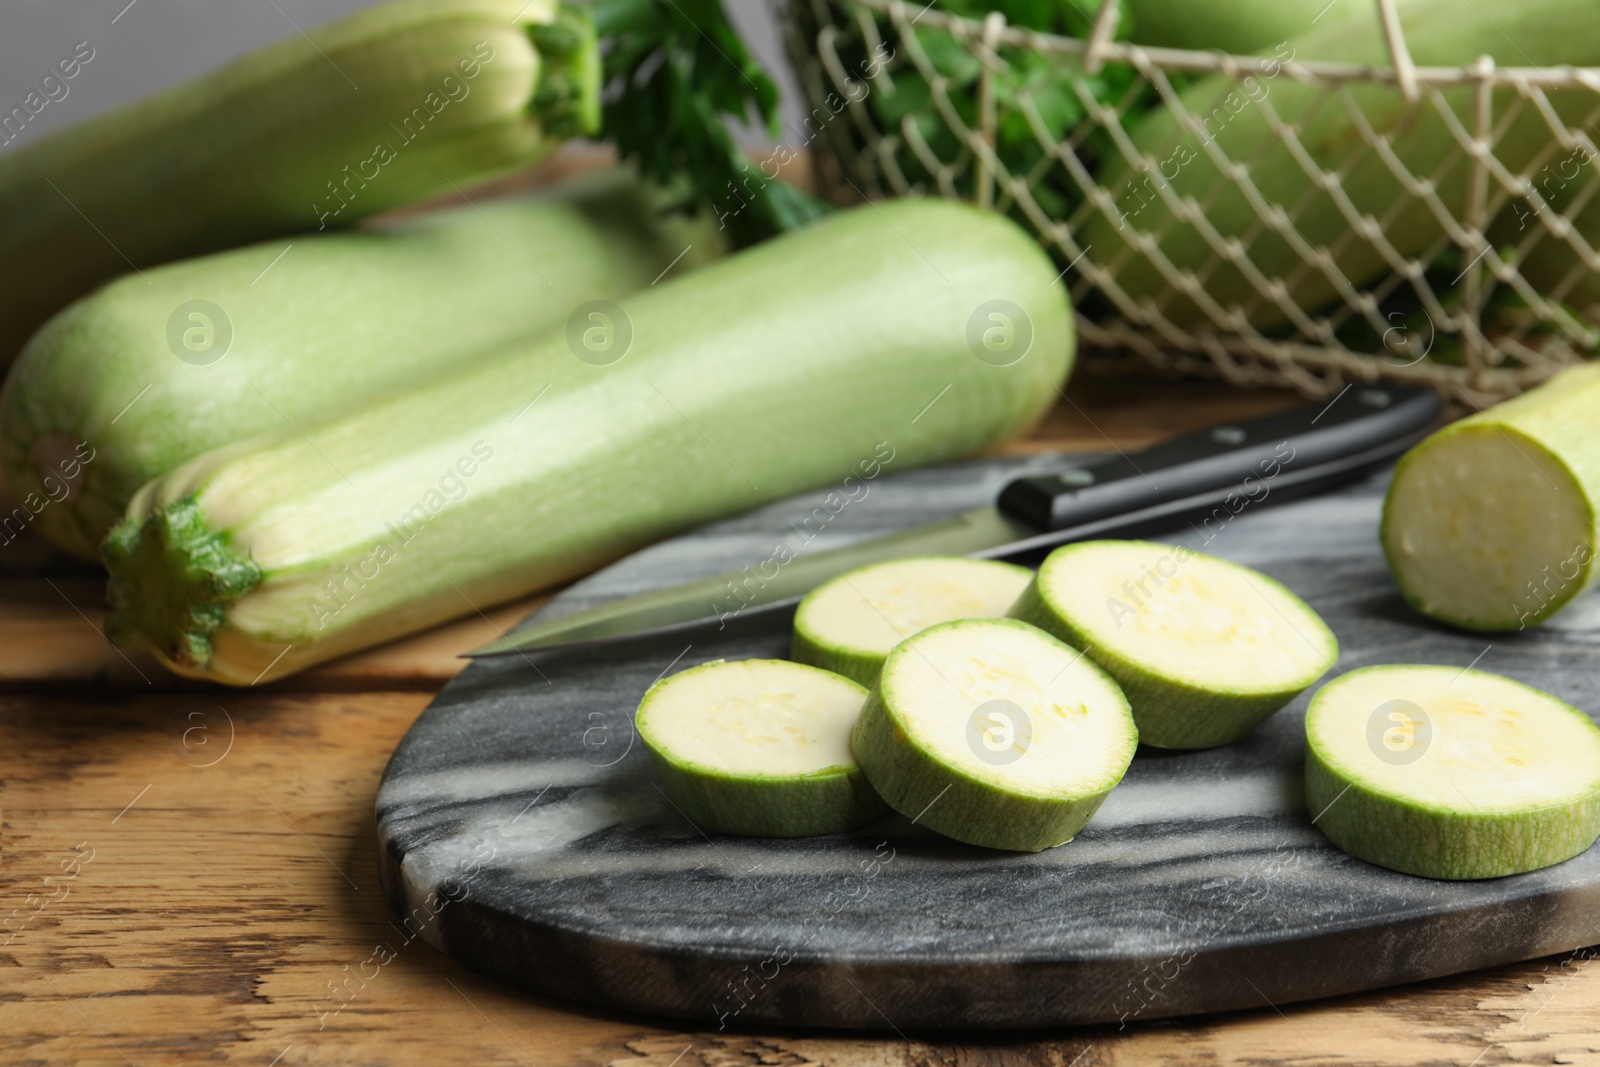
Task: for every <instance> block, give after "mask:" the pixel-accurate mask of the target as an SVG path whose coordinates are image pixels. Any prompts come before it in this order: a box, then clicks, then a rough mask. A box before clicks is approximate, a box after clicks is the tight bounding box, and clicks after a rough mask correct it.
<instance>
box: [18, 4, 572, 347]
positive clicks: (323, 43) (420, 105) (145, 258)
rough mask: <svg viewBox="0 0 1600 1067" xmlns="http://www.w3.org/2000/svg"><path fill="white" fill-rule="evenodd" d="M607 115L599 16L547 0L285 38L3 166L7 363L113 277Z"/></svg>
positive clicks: (349, 216) (556, 139)
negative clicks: (595, 23)
mask: <svg viewBox="0 0 1600 1067" xmlns="http://www.w3.org/2000/svg"><path fill="white" fill-rule="evenodd" d="M536 41H537V42H538V44H537V45H536V44H535V42H536ZM598 123H599V53H598V47H597V44H596V41H595V38H594V33H593V30H592V27H590V26H589V23H588V19H587V16H586V15H584V14H582V13H581V11H578V10H577V9H572V8H564V7H560V6H559V5H558V4H557V3H556V2H555V0H396V2H394V3H389V4H383V5H380V6H378V7H374V8H370V9H368V10H366V11H362V12H359V13H357V14H355V15H352V16H350V17H349V18H346V19H343V20H341V21H338V22H335V23H332V24H331V25H328V26H322V27H319V28H317V29H314V30H312V31H310V32H309V33H307V34H304V35H296V36H291V37H289V38H287V39H285V40H284V41H282V42H280V43H278V44H275V45H272V46H270V47H267V48H264V49H262V50H260V51H258V52H253V53H251V54H249V55H247V56H245V57H244V58H242V59H240V60H238V61H236V62H234V63H233V64H231V65H230V66H227V67H225V68H223V69H221V70H219V71H217V72H215V73H213V74H210V75H208V76H206V77H203V78H200V79H198V80H195V81H192V82H188V83H186V84H184V85H180V86H178V87H176V88H174V89H171V90H169V91H167V92H165V93H162V94H160V95H158V96H154V97H151V98H150V99H148V100H143V101H140V102H138V103H135V104H133V105H130V106H129V107H125V108H122V109H120V110H118V111H113V112H111V113H109V114H106V115H102V116H99V117H97V118H95V119H91V120H90V121H88V122H85V123H83V124H81V125H79V126H75V127H73V128H71V129H69V130H66V131H64V132H62V133H60V134H57V135H55V136H53V137H50V138H47V139H45V140H42V141H40V142H39V143H37V144H35V145H32V146H30V147H28V148H25V149H23V150H21V151H18V152H16V153H12V154H8V155H6V156H5V157H4V158H0V367H3V366H4V365H5V364H6V363H9V362H10V360H11V359H12V357H13V356H14V355H15V354H16V352H17V350H18V349H19V348H20V347H21V346H22V343H23V342H24V341H25V340H26V339H27V337H28V335H29V334H30V333H32V332H33V330H34V329H35V328H36V327H37V326H38V325H39V324H40V323H41V322H43V321H44V320H45V319H46V318H47V317H49V316H50V315H51V314H52V313H54V312H56V311H58V310H60V309H61V308H62V307H63V306H64V305H66V304H67V303H68V302H69V301H70V300H72V299H73V298H75V297H78V296H81V295H82V294H83V293H86V292H88V291H89V290H90V289H92V288H93V287H94V286H95V285H97V284H99V283H100V282H102V281H105V280H106V279H107V278H110V277H113V276H115V275H118V274H122V273H124V272H125V271H128V270H132V269H135V268H149V267H150V266H152V265H155V264H157V263H164V262H168V261H171V260H174V259H181V258H183V257H186V256H193V255H199V254H202V253H206V252H213V251H216V250H218V249H223V248H230V247H233V246H236V245H241V244H246V243H248V242H251V241H259V240H262V239H264V238H267V237H272V236H275V235H278V234H285V233H298V232H302V231H307V230H318V229H322V228H326V227H329V226H335V225H345V224H348V223H350V222H353V221H355V220H356V219H359V218H362V217H364V216H368V215H372V214H376V213H377V212H380V211H384V210H386V209H389V208H393V207H398V206H401V205H404V204H409V203H412V202H414V201H417V200H420V199H422V198H424V197H426V196H430V195H433V194H435V193H439V192H448V191H449V190H450V183H451V181H452V180H455V181H460V182H465V181H469V180H473V179H477V178H480V177H483V176H486V175H488V174H491V173H495V172H499V171H504V170H508V169H511V168H514V167H518V166H522V165H525V164H527V163H529V162H531V161H534V160H537V159H539V158H541V157H543V156H544V155H546V154H548V153H549V152H550V151H551V150H553V149H554V148H555V147H556V146H557V145H558V144H559V143H560V141H561V139H563V138H565V137H570V136H573V135H575V134H578V133H592V132H594V130H595V129H596V128H597V126H598Z"/></svg>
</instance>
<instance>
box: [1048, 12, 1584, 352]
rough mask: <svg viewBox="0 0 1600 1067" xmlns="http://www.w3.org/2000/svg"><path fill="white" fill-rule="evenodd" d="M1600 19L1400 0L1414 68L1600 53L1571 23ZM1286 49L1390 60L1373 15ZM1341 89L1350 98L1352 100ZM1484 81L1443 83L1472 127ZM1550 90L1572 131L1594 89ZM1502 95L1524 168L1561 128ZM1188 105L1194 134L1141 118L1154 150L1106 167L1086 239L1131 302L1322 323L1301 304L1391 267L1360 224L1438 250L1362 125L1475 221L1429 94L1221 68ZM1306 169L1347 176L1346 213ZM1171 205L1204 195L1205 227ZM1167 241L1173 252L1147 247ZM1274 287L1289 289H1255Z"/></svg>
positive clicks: (1504, 140)
mask: <svg viewBox="0 0 1600 1067" xmlns="http://www.w3.org/2000/svg"><path fill="white" fill-rule="evenodd" d="M1596 15H1600V0H1522V2H1520V3H1517V4H1506V5H1501V6H1496V7H1495V8H1494V13H1493V18H1492V19H1491V18H1490V17H1489V15H1488V14H1486V13H1485V11H1484V10H1483V6H1482V5H1481V4H1480V3H1479V2H1478V0H1415V2H1413V3H1407V4H1403V5H1401V6H1400V8H1399V16H1400V22H1401V25H1402V28H1403V30H1404V33H1405V37H1406V40H1407V42H1408V43H1409V45H1410V49H1411V54H1412V57H1413V59H1414V60H1415V61H1416V63H1417V64H1418V65H1419V66H1444V67H1455V66H1460V65H1462V64H1466V63H1471V62H1473V61H1474V60H1476V59H1477V57H1478V56H1480V55H1485V54H1487V55H1494V56H1498V57H1499V59H1500V60H1501V61H1502V62H1503V63H1505V64H1507V65H1511V64H1515V65H1519V66H1560V65H1564V64H1571V65H1574V66H1594V65H1600V37H1597V36H1595V35H1594V34H1589V33H1574V32H1573V26H1575V25H1582V24H1584V23H1585V22H1586V20H1591V19H1593V18H1594V17H1595V16H1596ZM1291 45H1292V48H1293V56H1294V58H1296V59H1299V60H1308V59H1317V60H1328V61H1338V62H1345V63H1355V64H1370V65H1375V66H1388V65H1389V56H1388V51H1387V47H1386V45H1385V43H1384V40H1383V36H1382V33H1381V32H1380V28H1379V24H1378V22H1377V20H1376V18H1355V19H1345V20H1344V21H1335V22H1333V23H1331V24H1326V25H1324V24H1319V25H1318V27H1317V28H1316V29H1315V30H1313V31H1311V32H1310V33H1307V34H1305V35H1303V36H1301V37H1297V38H1295V39H1294V40H1293V41H1292V42H1291ZM1345 92H1347V93H1348V95H1349V104H1350V106H1347V104H1346V101H1345V100H1344V99H1342V94H1343V93H1345ZM1474 93H1475V89H1474V88H1473V87H1472V86H1471V85H1466V84H1464V85H1461V86H1458V87H1452V88H1448V89H1445V90H1443V91H1442V98H1443V100H1444V101H1445V102H1446V103H1447V104H1448V105H1449V107H1450V108H1451V109H1452V110H1453V112H1454V113H1455V115H1456V119H1457V122H1458V123H1460V124H1461V125H1463V126H1464V127H1465V128H1466V129H1468V130H1471V129H1472V128H1473V125H1474V118H1473V116H1474V115H1475V113H1476V103H1475V97H1474ZM1549 98H1550V104H1551V107H1552V108H1553V112H1554V113H1555V114H1557V115H1559V116H1561V117H1562V120H1563V121H1565V122H1566V123H1568V124H1569V125H1572V126H1581V125H1582V124H1583V122H1584V121H1586V120H1587V117H1588V115H1589V113H1590V111H1591V110H1592V109H1593V106H1594V105H1593V97H1592V94H1591V93H1588V92H1581V91H1573V92H1552V93H1550V94H1549ZM1493 99H1494V111H1495V114H1496V115H1497V116H1508V115H1509V113H1510V111H1511V109H1512V108H1513V107H1515V109H1516V114H1515V116H1514V117H1507V118H1505V119H1504V121H1503V125H1502V127H1501V128H1498V129H1497V130H1496V134H1495V146H1494V153H1495V156H1496V158H1497V159H1498V160H1499V161H1500V163H1501V164H1502V165H1503V166H1504V167H1505V168H1507V169H1508V170H1510V171H1512V172H1513V173H1515V172H1519V171H1521V170H1522V169H1524V168H1525V167H1526V166H1527V165H1528V164H1529V163H1530V162H1531V161H1532V160H1534V159H1535V158H1537V157H1538V155H1539V153H1541V152H1542V151H1544V150H1545V149H1546V148H1547V147H1548V146H1549V144H1550V138H1551V133H1550V127H1549V125H1548V124H1547V123H1546V120H1545V118H1544V117H1543V116H1542V115H1541V114H1540V112H1539V109H1537V108H1532V107H1527V106H1522V105H1520V104H1517V103H1516V101H1517V99H1518V94H1517V92H1516V90H1515V89H1513V88H1501V89H1497V90H1496V91H1495V93H1494V98H1493ZM1181 102H1182V106H1183V108H1184V109H1185V110H1186V111H1187V112H1188V113H1189V114H1190V115H1191V116H1193V119H1194V122H1195V123H1196V124H1197V126H1198V129H1191V128H1190V127H1189V126H1188V125H1187V124H1185V123H1184V122H1182V121H1181V120H1180V119H1179V118H1178V117H1177V115H1176V114H1175V113H1174V111H1173V110H1172V109H1170V108H1162V109H1159V110H1156V111H1152V112H1151V113H1150V114H1149V115H1148V116H1147V117H1145V118H1143V119H1140V120H1139V122H1138V123H1137V124H1136V125H1135V126H1134V128H1133V129H1132V130H1131V131H1130V137H1131V138H1132V141H1133V146H1134V148H1135V149H1136V150H1137V152H1138V153H1139V154H1140V156H1141V157H1143V158H1144V159H1145V160H1147V162H1145V163H1144V164H1142V165H1140V166H1137V167H1135V166H1130V165H1129V164H1128V163H1127V161H1126V160H1125V159H1124V158H1123V156H1122V155H1120V154H1118V155H1116V156H1113V157H1112V158H1111V159H1110V160H1109V161H1108V162H1107V164H1106V165H1105V167H1104V168H1103V170H1102V172H1101V173H1100V175H1099V180H1100V184H1101V185H1102V186H1103V187H1104V188H1105V189H1106V190H1108V191H1109V192H1110V194H1111V197H1112V204H1111V205H1110V206H1109V207H1108V208H1106V209H1103V210H1101V211H1098V212H1095V213H1094V214H1093V215H1092V216H1090V218H1089V219H1088V220H1087V222H1086V223H1085V225H1084V227H1083V229H1082V232H1081V234H1080V235H1079V236H1078V241H1079V243H1080V244H1082V245H1084V246H1085V247H1089V248H1093V249H1094V256H1095V258H1096V259H1097V260H1098V261H1099V262H1100V263H1102V264H1105V265H1107V266H1108V267H1110V268H1111V269H1112V270H1113V272H1114V274H1115V277H1116V281H1117V284H1118V286H1120V287H1121V288H1122V289H1123V290H1125V291H1126V292H1127V294H1128V295H1129V297H1130V298H1131V299H1132V301H1133V302H1134V304H1135V305H1138V306H1137V309H1136V308H1135V307H1134V306H1132V305H1124V306H1123V307H1122V311H1123V312H1124V313H1126V314H1130V315H1134V316H1135V317H1137V318H1140V319H1143V318H1145V317H1147V316H1148V315H1150V314H1151V313H1153V312H1154V311H1155V310H1156V308H1157V307H1158V306H1159V309H1160V312H1161V314H1163V315H1164V316H1165V317H1166V318H1167V319H1169V320H1170V321H1171V322H1173V323H1174V324H1176V325H1177V326H1178V327H1180V328H1182V329H1188V330H1195V329H1218V328H1223V329H1229V330H1232V329H1241V328H1242V329H1252V328H1253V329H1256V330H1271V329H1277V328H1280V327H1283V326H1285V325H1289V324H1293V325H1299V326H1301V328H1302V329H1306V328H1311V327H1309V325H1308V324H1305V323H1302V322H1300V321H1299V320H1298V317H1299V314H1300V312H1299V309H1309V310H1315V309H1317V308H1321V307H1324V306H1326V305H1328V304H1330V303H1332V302H1334V301H1335V300H1337V299H1339V298H1340V295H1341V293H1342V292H1343V291H1344V290H1345V287H1346V283H1348V284H1349V285H1350V286H1354V287H1355V288H1357V289H1359V288H1361V287H1362V286H1364V285H1367V284H1369V283H1370V282H1371V281H1372V280H1374V279H1375V278H1377V277H1380V276H1381V275H1383V274H1385V273H1387V272H1389V271H1391V270H1393V269H1394V267H1393V264H1392V263H1391V262H1390V261H1389V260H1388V259H1386V258H1385V257H1384V255H1383V253H1381V252H1380V251H1379V250H1378V249H1377V248H1376V247H1374V244H1373V241H1372V240H1370V239H1368V236H1367V235H1366V234H1364V233H1363V232H1362V231H1363V230H1364V229H1367V228H1369V227H1370V229H1371V236H1372V237H1377V236H1381V237H1382V239H1383V240H1385V241H1387V242H1388V243H1390V244H1391V245H1393V247H1394V248H1395V249H1396V250H1397V251H1398V252H1399V253H1400V254H1401V255H1403V256H1412V257H1414V256H1420V255H1422V254H1423V253H1425V252H1426V251H1427V250H1428V249H1430V248H1431V247H1433V246H1434V245H1435V244H1436V243H1437V242H1438V241H1440V240H1441V239H1442V238H1443V237H1444V234H1445V230H1444V228H1443V226H1442V225H1441V223H1440V221H1439V216H1438V215H1437V214H1436V208H1435V207H1434V206H1431V205H1430V204H1429V203H1426V202H1424V201H1422V200H1420V199H1419V198H1417V197H1416V196H1414V195H1413V194H1412V193H1411V192H1409V191H1407V190H1406V189H1405V187H1404V186H1403V185H1402V184H1401V182H1400V181H1399V179H1398V178H1396V177H1395V175H1394V173H1393V172H1392V171H1391V170H1390V168H1389V165H1388V163H1387V162H1386V161H1385V160H1384V158H1383V157H1382V155H1381V154H1380V153H1379V152H1377V151H1375V150H1373V149H1372V148H1371V147H1369V146H1368V143H1367V140H1366V137H1365V136H1364V134H1363V132H1362V124H1363V123H1365V124H1367V125H1369V126H1370V127H1371V128H1372V130H1374V131H1375V132H1376V133H1377V134H1378V135H1380V136H1382V137H1383V138H1384V139H1385V140H1386V142H1387V144H1388V147H1389V149H1390V150H1391V151H1392V152H1393V154H1394V157H1395V158H1396V159H1397V160H1398V161H1399V163H1400V164H1401V165H1402V166H1404V167H1405V168H1407V169H1408V170H1409V171H1410V172H1411V173H1412V174H1413V175H1416V176H1418V177H1419V178H1427V179H1430V180H1432V181H1433V183H1434V185H1433V194H1432V195H1434V196H1436V197H1437V198H1438V201H1439V204H1440V206H1441V207H1442V209H1443V210H1445V211H1448V212H1450V213H1451V214H1452V215H1453V216H1454V217H1455V218H1457V219H1461V218H1465V217H1467V207H1468V203H1469V197H1470V195H1471V175H1472V168H1471V167H1470V166H1468V165H1467V163H1466V162H1465V161H1464V160H1462V159H1456V160H1455V161H1454V162H1453V163H1452V164H1451V165H1450V166H1448V167H1444V166H1441V160H1444V159H1447V158H1450V157H1453V156H1456V155H1458V154H1459V152H1460V147H1459V144H1458V142H1457V140H1456V138H1455V136H1454V134H1453V133H1452V132H1451V129H1450V126H1449V124H1447V122H1446V121H1445V119H1444V118H1443V117H1441V115H1440V113H1439V110H1438V108H1437V107H1436V106H1435V104H1434V102H1433V101H1432V100H1426V99H1425V100H1424V101H1423V102H1422V103H1420V104H1419V105H1417V106H1416V107H1411V106H1409V105H1407V104H1406V102H1405V100H1404V98H1403V96H1402V95H1401V93H1400V92H1399V91H1398V90H1397V89H1396V88H1394V87H1392V86H1385V85H1379V84H1361V83H1355V84H1351V85H1350V86H1348V87H1347V88H1346V89H1344V90H1342V91H1341V92H1340V93H1335V94H1333V95H1332V96H1331V97H1330V96H1328V95H1327V93H1326V90H1325V89H1324V87H1322V86H1318V85H1310V84H1306V83H1302V82H1297V81H1295V80H1293V79H1292V78H1289V77H1287V76H1284V75H1283V74H1282V73H1281V72H1279V73H1278V74H1277V75H1276V76H1273V77H1267V76H1264V75H1251V76H1249V77H1248V78H1246V79H1244V81H1243V82H1242V83H1241V82H1236V81H1234V80H1232V79H1229V78H1227V77H1226V76H1225V75H1221V74H1219V75H1213V76H1210V77H1207V78H1204V79H1202V80H1201V81H1199V82H1196V83H1195V84H1194V85H1192V86H1190V87H1189V88H1188V89H1187V90H1185V91H1184V92H1183V93H1182V94H1181ZM1352 106H1353V107H1354V108H1355V109H1356V110H1358V111H1359V112H1360V115H1361V116H1362V118H1361V119H1360V120H1359V121H1358V119H1357V118H1356V116H1355V115H1353V114H1352V111H1351V108H1352ZM1269 113H1270V116H1274V117H1275V118H1276V120H1277V121H1278V122H1281V123H1282V124H1284V125H1285V126H1288V127H1290V128H1293V129H1294V130H1295V134H1296V137H1297V138H1298V145H1299V147H1300V149H1301V151H1302V152H1303V158H1302V155H1301V154H1297V153H1296V152H1295V151H1294V150H1291V148H1290V147H1289V146H1288V145H1287V144H1285V142H1284V140H1283V139H1282V137H1280V135H1279V134H1278V133H1276V132H1274V129H1273V126H1272V117H1269ZM1218 153H1220V155H1221V156H1222V157H1225V159H1226V160H1227V163H1228V165H1229V166H1230V167H1231V166H1237V167H1240V168H1241V169H1242V171H1243V176H1245V177H1247V180H1248V183H1249V185H1250V186H1251V187H1252V189H1253V194H1254V197H1255V198H1259V199H1260V200H1261V201H1263V202H1264V203H1266V204H1269V205H1275V206H1277V207H1279V208H1281V209H1282V210H1283V211H1286V212H1289V213H1290V216H1291V217H1292V229H1290V228H1289V224H1288V222H1284V223H1283V224H1282V225H1279V224H1275V223H1274V224H1268V223H1263V221H1262V217H1261V213H1260V211H1259V210H1258V208H1257V206H1256V204H1255V203H1253V202H1252V200H1253V197H1252V196H1251V195H1247V193H1246V191H1245V190H1244V189H1243V188H1242V187H1241V184H1240V182H1239V181H1236V180H1235V179H1234V178H1233V177H1230V176H1228V175H1226V174H1224V172H1223V170H1222V169H1221V166H1220V165H1219V164H1218V162H1217V160H1216V158H1214V155H1215V154H1218ZM1308 164H1309V165H1313V166H1315V167H1316V168H1318V169H1320V170H1321V171H1323V172H1325V173H1329V174H1334V173H1336V174H1338V175H1339V185H1340V187H1341V189H1342V190H1343V193H1344V194H1345V195H1347V196H1348V198H1349V200H1350V202H1351V204H1353V206H1354V213H1355V214H1354V216H1353V217H1352V215H1350V214H1347V213H1346V211H1345V209H1344V207H1343V206H1342V205H1341V203H1340V202H1339V200H1338V198H1337V197H1335V196H1334V195H1333V194H1332V193H1331V192H1330V191H1328V190H1327V189H1324V188H1321V187H1320V186H1318V185H1317V184H1316V183H1314V181H1313V179H1312V177H1310V176H1308V172H1307V166H1308ZM1171 200H1176V201H1179V202H1184V201H1187V202H1189V203H1190V204H1194V205H1203V208H1202V209H1201V210H1203V214H1204V218H1205V223H1206V226H1205V228H1204V229H1202V227H1200V226H1197V225H1195V224H1194V223H1193V222H1190V221H1188V220H1187V219H1180V218H1178V217H1177V216H1176V214H1175V212H1174V210H1173V207H1172V204H1171V203H1170V202H1169V201H1171ZM1213 241H1216V242H1239V247H1240V250H1241V251H1242V252H1243V253H1244V256H1242V257H1241V258H1240V259H1239V260H1234V259H1232V258H1230V257H1228V256H1225V255H1223V254H1222V253H1219V252H1218V251H1217V250H1216V248H1215V247H1214V245H1213ZM1147 242H1148V243H1149V247H1146V244H1147ZM1300 243H1304V244H1306V245H1309V246H1310V247H1311V248H1313V249H1321V250H1323V251H1325V252H1326V253H1327V257H1328V262H1329V263H1330V264H1331V266H1330V267H1327V268H1323V269H1318V268H1313V267H1307V266H1306V265H1305V259H1304V258H1303V257H1302V255H1301V253H1300V251H1298V250H1297V247H1296V246H1297V245H1298V244H1300ZM1157 249H1158V250H1159V252H1160V254H1161V256H1162V257H1164V258H1165V259H1166V260H1167V261H1168V263H1167V264H1161V263H1160V262H1158V259H1157V258H1156V257H1155V256H1154V255H1153V254H1152V253H1153V252H1154V251H1155V250H1157ZM1240 263H1244V264H1245V265H1246V266H1241V265H1240ZM1208 264H1209V265H1211V266H1210V267H1208ZM1246 267H1248V271H1247V269H1246ZM1201 272H1204V280H1203V283H1202V282H1201V281H1200V280H1199V274H1200V273H1201ZM1263 286H1267V287H1273V286H1281V291H1280V292H1278V294H1277V295H1276V296H1275V297H1272V296H1262V295H1260V293H1261V290H1262V287H1263ZM1191 288H1192V289H1193V292H1191V291H1190V289H1191ZM1219 320H1221V321H1222V325H1220V326H1219Z"/></svg>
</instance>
